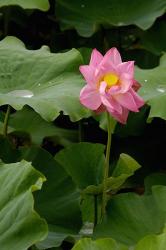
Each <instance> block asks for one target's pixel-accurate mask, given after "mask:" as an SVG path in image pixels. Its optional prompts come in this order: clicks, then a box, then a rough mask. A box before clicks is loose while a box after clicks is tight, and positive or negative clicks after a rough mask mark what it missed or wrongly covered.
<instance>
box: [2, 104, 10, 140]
mask: <svg viewBox="0 0 166 250" xmlns="http://www.w3.org/2000/svg"><path fill="white" fill-rule="evenodd" d="M9 115H10V105H8V107H7V111H6V114H5V119H4V124H3V135H4V136H7V132H8V121H9Z"/></svg>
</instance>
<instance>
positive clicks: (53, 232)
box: [21, 146, 82, 249]
mask: <svg viewBox="0 0 166 250" xmlns="http://www.w3.org/2000/svg"><path fill="white" fill-rule="evenodd" d="M21 158H23V159H25V160H27V161H31V162H32V164H33V166H34V167H35V168H36V169H38V170H39V171H41V172H42V173H43V174H44V175H45V176H46V178H47V182H46V183H45V185H43V188H42V190H41V191H40V192H37V193H35V204H36V205H35V208H36V210H37V211H38V212H39V214H40V215H41V216H42V217H43V218H45V219H46V220H47V223H48V226H49V232H48V237H47V238H46V239H45V240H44V241H43V242H41V243H38V244H37V246H38V247H39V248H40V249H47V248H50V247H57V246H60V245H61V243H62V241H63V240H64V239H65V238H66V237H69V236H70V237H72V238H73V241H74V238H76V237H78V232H79V230H80V228H81V225H82V219H81V212H80V207H79V202H80V194H79V192H78V190H77V188H76V186H75V185H74V183H73V181H72V179H71V177H69V175H68V174H67V173H66V172H65V170H64V169H63V168H62V167H61V166H60V165H59V164H58V163H57V162H56V161H55V160H54V158H53V157H52V156H51V155H50V154H49V153H48V152H47V151H45V150H43V149H41V148H38V147H35V146H33V147H31V148H22V150H21Z"/></svg>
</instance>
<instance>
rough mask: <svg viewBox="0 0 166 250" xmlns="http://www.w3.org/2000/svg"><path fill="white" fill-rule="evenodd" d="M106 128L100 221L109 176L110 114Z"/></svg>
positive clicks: (105, 203)
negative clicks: (106, 137)
mask: <svg viewBox="0 0 166 250" xmlns="http://www.w3.org/2000/svg"><path fill="white" fill-rule="evenodd" d="M107 126H108V139H107V149H106V160H105V165H104V178H103V196H102V207H101V216H102V219H103V217H104V215H105V209H106V205H107V178H108V174H109V161H110V149H111V121H110V114H109V113H108V112H107Z"/></svg>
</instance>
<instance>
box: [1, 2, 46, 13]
mask: <svg viewBox="0 0 166 250" xmlns="http://www.w3.org/2000/svg"><path fill="white" fill-rule="evenodd" d="M9 5H19V6H20V7H22V8H24V9H40V10H43V11H47V10H48V9H49V1H48V0H28V1H25V0H1V1H0V7H3V6H9Z"/></svg>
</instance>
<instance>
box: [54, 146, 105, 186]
mask: <svg viewBox="0 0 166 250" xmlns="http://www.w3.org/2000/svg"><path fill="white" fill-rule="evenodd" d="M104 148H105V147H104V145H101V144H93V143H87V142H81V143H76V144H73V145H70V146H68V147H66V148H65V149H63V150H61V151H60V152H59V153H58V154H56V156H55V160H56V161H57V162H58V163H59V164H60V165H61V166H63V168H64V169H65V170H66V172H67V173H68V174H69V175H70V176H71V177H72V179H73V181H74V183H75V184H76V185H77V186H78V187H79V188H80V189H84V188H86V187H87V186H88V185H91V184H94V185H95V184H99V183H101V182H102V176H103V166H104V164H105V156H104ZM80 173H81V174H80Z"/></svg>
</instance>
